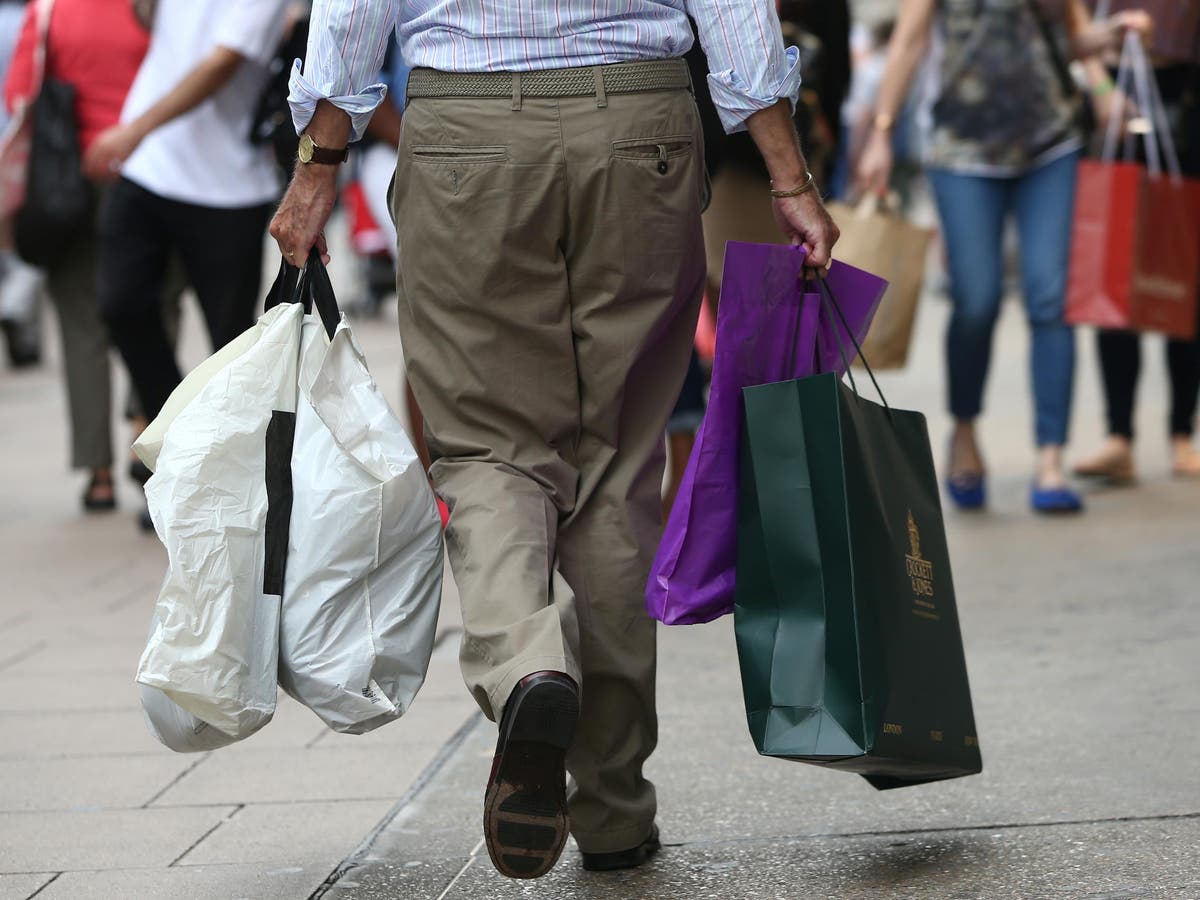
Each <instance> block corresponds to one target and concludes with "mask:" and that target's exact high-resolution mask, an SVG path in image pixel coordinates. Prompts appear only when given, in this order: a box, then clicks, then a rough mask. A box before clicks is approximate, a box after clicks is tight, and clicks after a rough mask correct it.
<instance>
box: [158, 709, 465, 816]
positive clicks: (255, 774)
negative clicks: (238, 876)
mask: <svg viewBox="0 0 1200 900" xmlns="http://www.w3.org/2000/svg"><path fill="white" fill-rule="evenodd" d="M392 727H396V726H392ZM353 740H354V737H353V736H349V735H339V736H337V741H336V742H333V743H330V742H328V741H322V742H321V743H320V744H318V745H316V746H315V747H312V748H311V749H307V750H304V749H301V750H276V749H271V750H258V749H254V748H252V747H249V746H246V747H240V746H238V745H234V746H232V747H226V748H223V749H222V750H220V751H219V752H215V753H213V754H211V755H210V756H209V757H208V758H207V759H205V760H204V762H203V763H202V764H201V765H199V766H197V767H196V768H194V769H193V770H192V771H191V772H189V773H188V774H187V775H185V776H184V777H183V778H181V779H180V780H179V781H178V782H177V783H176V784H175V785H174V786H172V787H171V788H170V790H168V791H166V792H165V793H164V794H162V796H160V797H159V798H158V799H157V800H155V801H154V806H157V807H166V806H184V805H190V804H212V803H286V802H291V801H296V800H375V799H378V798H380V797H393V798H395V797H399V796H400V795H401V794H403V793H404V791H405V790H406V789H407V787H408V785H409V784H410V783H411V782H412V780H413V779H415V778H416V777H417V775H419V774H420V772H421V770H422V769H423V768H425V765H426V763H428V762H429V761H430V760H431V759H432V758H433V756H434V754H435V753H436V752H437V750H438V748H439V747H440V746H441V743H442V740H431V741H429V742H427V743H424V744H414V745H409V746H407V747H405V748H404V749H403V750H397V749H395V748H392V747H359V748H356V747H353V746H352V745H351V742H352V741H353ZM443 740H444V739H443Z"/></svg>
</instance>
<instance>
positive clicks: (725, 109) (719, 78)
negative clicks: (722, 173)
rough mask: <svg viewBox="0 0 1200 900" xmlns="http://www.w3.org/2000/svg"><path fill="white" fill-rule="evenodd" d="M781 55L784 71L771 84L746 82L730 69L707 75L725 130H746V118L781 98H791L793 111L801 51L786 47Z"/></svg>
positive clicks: (796, 96)
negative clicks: (784, 66)
mask: <svg viewBox="0 0 1200 900" xmlns="http://www.w3.org/2000/svg"><path fill="white" fill-rule="evenodd" d="M784 56H785V58H786V60H787V71H786V72H784V73H783V75H782V77H779V78H777V79H775V80H774V83H773V84H772V83H770V82H768V83H766V84H760V85H751V84H747V83H746V80H745V78H743V77H742V76H741V75H740V74H739V73H738V72H736V71H733V70H731V69H727V70H725V71H723V72H713V73H712V74H710V75H709V76H708V87H709V91H710V92H711V93H712V98H713V104H714V105H715V106H716V107H717V112H718V113H719V114H720V116H721V125H723V126H724V128H725V131H726V133H728V134H733V133H734V132H738V131H745V130H746V120H747V119H748V118H750V117H751V116H752V115H754V114H755V113H756V112H758V111H759V110H760V109H767V108H768V107H771V106H774V105H775V104H776V103H778V102H779V101H780V100H783V99H784V98H786V99H788V100H789V101H791V104H792V110H793V112H794V111H795V109H796V99H797V98H798V97H799V96H800V51H799V50H798V49H796V48H795V47H788V48H787V50H786V52H785V53H784Z"/></svg>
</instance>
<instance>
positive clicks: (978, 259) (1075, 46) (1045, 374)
mask: <svg viewBox="0 0 1200 900" xmlns="http://www.w3.org/2000/svg"><path fill="white" fill-rule="evenodd" d="M1148 27H1149V20H1148V18H1147V17H1146V16H1144V15H1143V14H1140V13H1132V12H1131V13H1122V14H1119V15H1118V16H1115V17H1113V18H1112V19H1110V20H1108V21H1106V22H1104V23H1102V24H1101V25H1098V26H1097V25H1093V23H1092V22H1091V18H1090V16H1089V15H1088V14H1087V11H1086V9H1084V8H1083V6H1082V3H1081V2H1080V0H904V2H903V3H902V4H901V7H900V15H899V18H898V20H897V25H896V30H895V33H894V35H893V37H892V41H891V45H890V47H889V51H888V61H887V68H886V71H885V73H884V76H883V81H882V86H881V89H880V92H879V97H878V100H877V105H876V114H875V118H874V122H873V129H872V133H871V135H870V137H869V138H868V139H867V145H866V147H865V148H864V151H863V155H862V159H861V160H860V162H859V168H858V183H859V187H860V189H861V190H864V191H873V192H882V191H884V190H886V187H887V184H888V178H889V175H890V172H891V168H892V129H893V126H894V125H895V123H896V120H897V116H899V114H900V112H901V109H902V107H903V105H904V101H905V98H906V96H907V93H908V87H909V83H910V81H911V79H912V76H913V73H914V71H915V70H916V69H917V66H918V65H919V64H920V62H921V61H922V60H924V59H925V58H926V55H927V49H928V46H929V43H930V39H931V38H932V37H936V40H937V44H938V49H939V52H938V54H937V59H938V60H939V62H938V68H937V71H936V89H935V91H936V92H935V96H934V98H933V103H932V107H931V117H932V122H931V131H930V134H929V137H928V142H927V149H926V154H927V159H926V163H927V167H928V171H929V178H930V181H931V183H932V186H933V191H934V195H935V198H936V201H937V207H938V213H939V215H940V218H941V222H942V236H943V240H944V241H945V245H946V255H947V263H948V267H949V275H950V294H951V299H952V301H953V304H954V309H953V313H952V315H951V319H950V327H949V330H948V332H947V335H946V358H947V370H948V380H949V401H950V402H949V405H950V413H951V415H953V417H954V435H953V438H952V439H951V444H950V461H949V474H948V480H947V487H948V490H949V493H950V496H951V497H952V498H953V499H954V501H955V503H957V504H958V506H959V507H960V508H964V509H975V508H979V507H982V506H984V505H985V502H986V496H987V495H986V481H985V478H986V471H985V465H984V460H983V454H982V452H981V450H980V447H979V441H978V436H977V433H976V421H977V419H978V417H979V415H980V414H981V413H982V411H983V392H984V386H985V382H986V380H987V375H988V367H989V362H990V358H991V349H992V333H993V331H994V329H995V324H996V318H997V316H998V314H999V311H1000V301H1001V299H1002V297H1003V293H1004V254H1003V236H1004V226H1005V223H1006V221H1007V220H1008V218H1009V217H1010V216H1011V217H1013V218H1014V219H1015V222H1016V227H1017V233H1018V237H1019V242H1020V248H1021V254H1020V263H1021V286H1022V293H1023V295H1024V300H1025V309H1026V315H1027V317H1028V320H1029V326H1030V330H1031V332H1032V341H1031V343H1032V348H1031V354H1030V356H1031V360H1030V362H1031V377H1032V383H1033V394H1034V410H1035V420H1036V424H1035V440H1036V446H1037V463H1036V468H1035V472H1034V477H1033V485H1032V489H1031V492H1030V501H1031V505H1032V507H1033V509H1034V510H1035V511H1037V512H1041V513H1062V512H1076V511H1079V510H1081V509H1082V508H1083V503H1082V500H1081V499H1080V497H1079V495H1078V494H1077V493H1076V492H1075V491H1074V490H1072V489H1071V488H1070V487H1069V486H1068V483H1067V479H1066V472H1065V469H1064V462H1063V450H1064V446H1065V444H1066V442H1067V432H1068V427H1069V423H1070V416H1071V400H1072V392H1073V379H1074V371H1075V339H1074V334H1073V332H1072V330H1071V328H1070V327H1069V326H1067V324H1066V323H1065V322H1064V320H1063V312H1064V303H1065V293H1066V278H1067V264H1068V260H1069V256H1070V240H1071V217H1072V213H1073V208H1074V198H1075V172H1076V168H1077V165H1078V162H1079V158H1080V156H1081V154H1082V152H1083V147H1084V141H1085V137H1086V135H1085V133H1084V131H1085V129H1084V127H1083V121H1084V116H1083V113H1084V104H1086V103H1087V102H1088V98H1086V97H1085V96H1083V95H1081V94H1080V93H1079V92H1078V91H1077V89H1076V87H1075V85H1074V83H1073V81H1072V79H1071V77H1070V74H1069V72H1068V69H1067V60H1069V59H1072V58H1076V59H1084V58H1091V57H1094V56H1095V55H1097V54H1099V53H1102V52H1105V51H1109V50H1112V49H1114V48H1116V47H1118V46H1119V42H1120V41H1121V40H1122V38H1123V35H1124V32H1125V30H1126V29H1128V28H1139V29H1146V28H1148ZM1089 71H1090V72H1092V73H1093V74H1092V76H1091V77H1093V78H1094V77H1095V75H1094V71H1095V67H1092V68H1091V69H1090V70H1089ZM1100 78H1101V79H1103V80H1104V82H1107V76H1105V75H1104V73H1103V72H1101V73H1100ZM1094 85H1095V86H1096V87H1097V88H1099V89H1100V92H1101V93H1102V94H1105V93H1106V92H1105V90H1104V88H1103V87H1102V85H1101V84H1100V83H1099V82H1094ZM1107 87H1108V88H1109V89H1111V84H1107ZM1110 101H1111V94H1110V93H1107V95H1106V96H1105V97H1104V99H1102V100H1101V103H1102V104H1107V103H1108V102H1110ZM1100 112H1101V114H1103V110H1100Z"/></svg>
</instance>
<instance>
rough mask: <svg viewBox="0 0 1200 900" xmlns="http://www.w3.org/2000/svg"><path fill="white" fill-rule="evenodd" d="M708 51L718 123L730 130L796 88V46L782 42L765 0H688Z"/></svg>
mask: <svg viewBox="0 0 1200 900" xmlns="http://www.w3.org/2000/svg"><path fill="white" fill-rule="evenodd" d="M687 6H688V12H689V13H690V14H691V15H692V18H694V19H695V20H696V29H697V31H698V32H699V33H700V44H701V46H703V48H704V55H705V56H707V57H708V68H709V76H708V85H709V89H710V91H711V92H712V98H713V103H714V104H715V105H716V107H717V112H718V113H719V114H720V116H721V124H722V125H723V126H724V127H725V130H726V131H727V132H729V133H730V134H732V133H733V132H735V131H744V130H745V128H746V120H747V119H748V118H750V116H752V115H753V114H754V113H756V112H758V111H759V110H760V109H766V108H767V107H769V106H774V105H775V104H776V103H778V102H779V101H780V100H783V99H787V100H789V101H791V103H792V105H793V106H795V104H796V98H797V97H798V96H799V94H800V51H799V50H797V49H796V48H795V47H788V48H787V49H786V50H785V49H784V46H783V34H782V32H781V30H780V27H779V16H778V15H777V13H776V12H775V8H774V7H775V4H774V3H771V2H770V0H688V3H687Z"/></svg>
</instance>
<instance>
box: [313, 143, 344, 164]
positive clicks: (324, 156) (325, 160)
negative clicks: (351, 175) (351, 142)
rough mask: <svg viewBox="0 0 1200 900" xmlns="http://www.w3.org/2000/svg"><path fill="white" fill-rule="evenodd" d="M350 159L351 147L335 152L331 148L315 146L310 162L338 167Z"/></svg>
mask: <svg viewBox="0 0 1200 900" xmlns="http://www.w3.org/2000/svg"><path fill="white" fill-rule="evenodd" d="M349 158H350V148H349V147H343V148H342V149H341V150H333V149H330V148H329V147H318V146H316V145H315V144H314V145H313V148H312V159H311V160H310V162H315V163H321V164H322V165H326V166H336V165H340V164H341V163H344V162H345V161H346V160H347V159H349Z"/></svg>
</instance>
